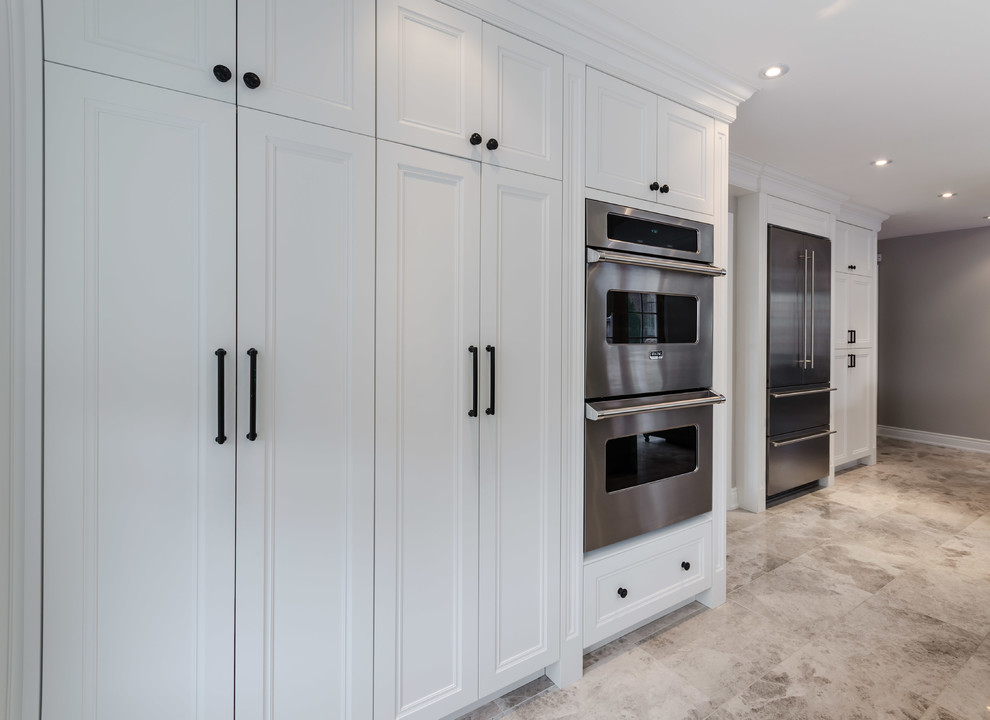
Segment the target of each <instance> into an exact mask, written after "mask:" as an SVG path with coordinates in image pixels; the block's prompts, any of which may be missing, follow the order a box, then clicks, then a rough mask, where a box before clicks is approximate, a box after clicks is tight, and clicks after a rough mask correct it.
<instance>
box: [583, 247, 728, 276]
mask: <svg viewBox="0 0 990 720" xmlns="http://www.w3.org/2000/svg"><path fill="white" fill-rule="evenodd" d="M587 250H588V262H590V263H596V262H611V263H619V264H620V265H636V266H637V267H646V268H659V269H661V270H680V271H682V272H689V273H696V274H698V275H713V276H716V277H720V276H722V275H725V268H720V267H715V266H714V265H703V264H701V263H690V262H680V261H678V260H665V259H664V258H653V257H646V256H643V255H630V254H629V253H622V252H615V251H613V250H596V249H595V248H588V249H587Z"/></svg>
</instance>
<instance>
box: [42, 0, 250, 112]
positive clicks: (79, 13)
mask: <svg viewBox="0 0 990 720" xmlns="http://www.w3.org/2000/svg"><path fill="white" fill-rule="evenodd" d="M44 7H45V59H46V60H52V61H54V62H58V63H62V64H64V65H72V66H74V67H79V68H84V69H86V70H95V71H97V72H100V73H104V74H106V75H114V76H116V77H122V78H128V79H130V80H139V81H141V82H145V83H149V84H151V85H160V86H161V87H166V88H171V89H173V90H182V91H183V92H188V93H192V94H194V95H203V96H205V97H211V98H216V99H218V100H226V101H228V102H233V101H234V96H235V91H236V86H237V83H236V82H235V80H234V79H233V78H231V79H230V80H228V81H227V82H220V81H219V80H218V79H217V77H216V76H215V75H214V72H213V68H214V66H216V65H222V66H224V67H226V68H227V69H228V70H229V71H230V72H231V73H235V72H236V71H237V65H236V63H237V57H236V50H235V32H236V21H235V18H236V3H235V0H100V2H80V0H44Z"/></svg>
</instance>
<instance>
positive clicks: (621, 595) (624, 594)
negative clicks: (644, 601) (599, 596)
mask: <svg viewBox="0 0 990 720" xmlns="http://www.w3.org/2000/svg"><path fill="white" fill-rule="evenodd" d="M628 594H629V591H628V590H626V589H625V588H619V597H620V598H624V597H625V596H626V595H628Z"/></svg>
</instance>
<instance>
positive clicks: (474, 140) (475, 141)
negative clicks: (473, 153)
mask: <svg viewBox="0 0 990 720" xmlns="http://www.w3.org/2000/svg"><path fill="white" fill-rule="evenodd" d="M471 144H472V145H481V135H479V134H478V133H473V134H472V135H471Z"/></svg>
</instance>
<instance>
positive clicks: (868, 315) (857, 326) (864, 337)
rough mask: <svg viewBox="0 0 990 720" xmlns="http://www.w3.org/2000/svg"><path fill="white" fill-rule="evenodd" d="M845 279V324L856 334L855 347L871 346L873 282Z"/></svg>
mask: <svg viewBox="0 0 990 720" xmlns="http://www.w3.org/2000/svg"><path fill="white" fill-rule="evenodd" d="M837 277H838V275H837ZM847 278H848V279H847V280H846V288H847V292H848V295H847V300H846V302H847V310H846V314H847V317H848V320H847V322H846V324H847V325H848V326H849V329H850V330H852V331H854V332H855V333H856V334H855V336H854V337H855V340H856V342H855V344H856V345H857V346H863V345H865V346H870V345H873V322H872V321H873V315H874V312H873V297H874V290H873V280H872V278H864V277H860V276H857V275H848V276H847Z"/></svg>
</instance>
